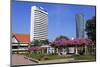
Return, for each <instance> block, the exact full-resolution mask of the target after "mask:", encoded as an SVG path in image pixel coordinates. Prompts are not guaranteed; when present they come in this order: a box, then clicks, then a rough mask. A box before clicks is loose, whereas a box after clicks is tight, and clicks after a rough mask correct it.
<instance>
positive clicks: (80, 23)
mask: <svg viewBox="0 0 100 67" xmlns="http://www.w3.org/2000/svg"><path fill="white" fill-rule="evenodd" d="M75 17H76V38H84V36H85V21H84V16H83V14H76V16H75Z"/></svg>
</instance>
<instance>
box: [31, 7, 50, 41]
mask: <svg viewBox="0 0 100 67" xmlns="http://www.w3.org/2000/svg"><path fill="white" fill-rule="evenodd" d="M30 25H31V26H30V27H31V28H30V41H33V40H46V39H48V13H47V12H46V11H44V9H43V8H41V7H36V6H32V7H31V24H30Z"/></svg>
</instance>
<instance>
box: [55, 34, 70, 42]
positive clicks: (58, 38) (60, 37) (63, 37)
mask: <svg viewBox="0 0 100 67" xmlns="http://www.w3.org/2000/svg"><path fill="white" fill-rule="evenodd" d="M60 39H66V40H69V38H68V37H66V36H63V35H61V36H59V37H57V38H56V39H55V41H56V40H60Z"/></svg>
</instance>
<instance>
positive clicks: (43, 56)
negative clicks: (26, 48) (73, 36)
mask: <svg viewBox="0 0 100 67" xmlns="http://www.w3.org/2000/svg"><path fill="white" fill-rule="evenodd" d="M27 56H28V57H31V58H34V59H38V60H40V61H41V60H54V59H64V58H72V56H59V55H46V54H35V53H32V54H30V55H27Z"/></svg>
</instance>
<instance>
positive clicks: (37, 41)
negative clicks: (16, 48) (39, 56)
mask: <svg viewBox="0 0 100 67" xmlns="http://www.w3.org/2000/svg"><path fill="white" fill-rule="evenodd" d="M31 44H33V45H34V46H40V45H41V43H40V41H39V40H34V41H32V42H31Z"/></svg>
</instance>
